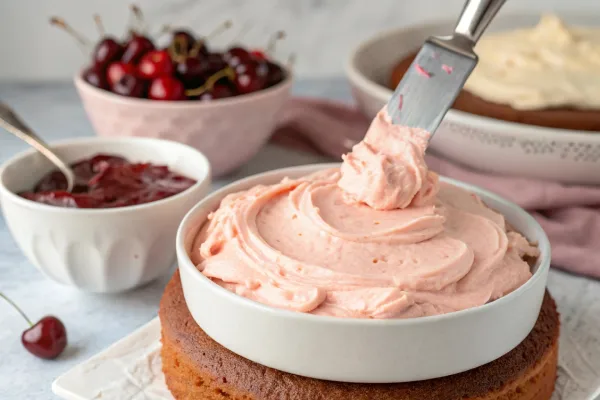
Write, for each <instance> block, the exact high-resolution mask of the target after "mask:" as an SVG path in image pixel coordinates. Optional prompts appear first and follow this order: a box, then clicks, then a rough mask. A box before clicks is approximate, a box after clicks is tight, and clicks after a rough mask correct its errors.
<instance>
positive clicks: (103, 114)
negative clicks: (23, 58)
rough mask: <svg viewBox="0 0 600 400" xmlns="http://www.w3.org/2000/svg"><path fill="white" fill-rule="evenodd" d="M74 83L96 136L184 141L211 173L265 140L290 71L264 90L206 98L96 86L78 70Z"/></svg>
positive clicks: (239, 161) (234, 164) (233, 164)
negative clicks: (161, 96)
mask: <svg viewBox="0 0 600 400" xmlns="http://www.w3.org/2000/svg"><path fill="white" fill-rule="evenodd" d="M74 80H75V87H76V88H77V91H78V92H79V96H80V97H81V100H82V101H83V106H84V108H85V111H86V113H87V115H88V117H89V119H90V121H91V123H92V126H93V127H94V130H95V131H96V133H97V134H98V135H99V136H112V137H115V136H116V137H123V136H145V137H152V138H159V139H169V140H174V141H177V142H181V143H185V144H188V145H190V146H192V147H194V148H195V149H198V150H200V151H201V152H202V153H204V154H205V155H206V157H207V158H208V160H209V161H210V164H211V170H212V173H213V175H214V176H222V175H224V174H227V173H229V172H231V171H233V170H235V169H236V168H238V167H240V166H241V165H243V164H244V163H245V162H247V161H248V160H250V159H251V158H252V157H253V156H254V155H256V153H257V152H258V151H259V150H260V148H261V147H262V146H263V145H264V144H265V142H266V141H267V140H268V139H269V137H270V136H271V134H272V133H273V130H274V129H275V124H276V123H277V118H278V116H279V114H280V111H281V108H282V107H283V105H284V104H285V102H286V101H287V100H288V98H289V96H290V90H291V87H292V74H291V73H288V76H287V78H286V79H285V80H284V81H283V82H281V83H279V84H277V85H275V86H273V87H271V88H269V89H265V90H261V91H259V92H256V93H251V94H247V95H243V96H236V97H231V98H226V99H220V100H215V101H210V102H200V101H156V100H148V99H137V98H129V97H124V96H119V95H116V94H114V93H111V92H108V91H106V90H102V89H98V88H96V87H94V86H92V85H90V84H89V83H87V82H85V81H84V80H83V79H82V78H81V76H80V75H79V74H78V75H76V76H75V78H74Z"/></svg>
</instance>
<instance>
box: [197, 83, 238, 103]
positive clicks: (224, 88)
mask: <svg viewBox="0 0 600 400" xmlns="http://www.w3.org/2000/svg"><path fill="white" fill-rule="evenodd" d="M235 94H236V93H235V89H234V88H232V87H231V86H230V85H227V84H223V83H217V84H215V85H214V86H213V87H212V89H209V90H207V91H206V92H204V93H202V94H201V95H200V96H199V97H198V100H200V101H211V100H218V99H225V98H227V97H233V96H235Z"/></svg>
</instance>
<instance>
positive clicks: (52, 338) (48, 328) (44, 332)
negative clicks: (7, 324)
mask: <svg viewBox="0 0 600 400" xmlns="http://www.w3.org/2000/svg"><path fill="white" fill-rule="evenodd" d="M0 297H2V298H3V299H4V300H5V301H6V302H7V303H8V304H10V305H11V306H12V307H13V308H14V309H15V310H17V312H18V313H19V314H21V316H22V317H23V318H24V319H25V321H27V323H28V324H29V328H27V329H26V330H24V331H23V333H22V334H21V343H22V344H23V347H25V349H26V350H27V351H28V352H30V353H31V354H33V355H34V356H36V357H40V358H45V359H53V358H56V357H58V356H59V355H60V353H62V352H63V350H64V349H65V347H67V329H66V328H65V325H64V324H63V323H62V322H61V320H59V319H58V318H56V317H54V316H51V315H49V316H45V317H43V318H42V319H40V320H39V321H38V322H36V323H35V324H34V323H32V322H31V320H30V319H29V318H28V317H27V315H25V313H24V312H23V311H22V310H21V309H20V308H19V307H18V306H17V305H16V304H15V303H14V302H13V301H12V300H10V299H9V298H8V297H6V296H5V295H4V294H3V293H0Z"/></svg>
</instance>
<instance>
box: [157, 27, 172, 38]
mask: <svg viewBox="0 0 600 400" xmlns="http://www.w3.org/2000/svg"><path fill="white" fill-rule="evenodd" d="M172 30H173V28H172V27H171V25H168V24H164V25H163V26H161V28H160V30H159V31H158V32H157V33H156V34H154V35H153V36H154V37H155V38H156V39H158V38H160V37H161V36H162V35H164V34H166V33H169V32H171V31H172Z"/></svg>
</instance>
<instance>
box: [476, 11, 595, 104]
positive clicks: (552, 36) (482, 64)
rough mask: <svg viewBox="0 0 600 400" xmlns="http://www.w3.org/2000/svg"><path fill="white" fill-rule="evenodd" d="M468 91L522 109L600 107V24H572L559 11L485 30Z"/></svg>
mask: <svg viewBox="0 0 600 400" xmlns="http://www.w3.org/2000/svg"><path fill="white" fill-rule="evenodd" d="M475 51H476V53H477V54H478V55H479V64H478V65H477V67H476V68H475V70H474V71H473V73H472V75H471V76H470V78H469V80H468V81H467V83H466V85H465V89H467V90H468V91H469V92H471V93H473V94H475V95H477V96H479V97H481V98H483V99H484V100H487V101H491V102H494V103H499V104H506V105H509V106H511V107H513V108H515V109H519V110H536V109H546V108H555V107H573V108H580V109H600V28H584V27H568V26H567V25H566V24H565V23H564V22H563V21H561V20H560V19H559V18H558V17H557V16H555V15H544V16H542V18H541V19H540V21H539V23H538V25H537V26H535V27H533V28H529V29H519V30H514V31H509V32H500V33H493V34H487V35H485V36H484V37H483V38H482V39H481V40H480V41H479V43H478V44H477V46H476V47H475Z"/></svg>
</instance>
